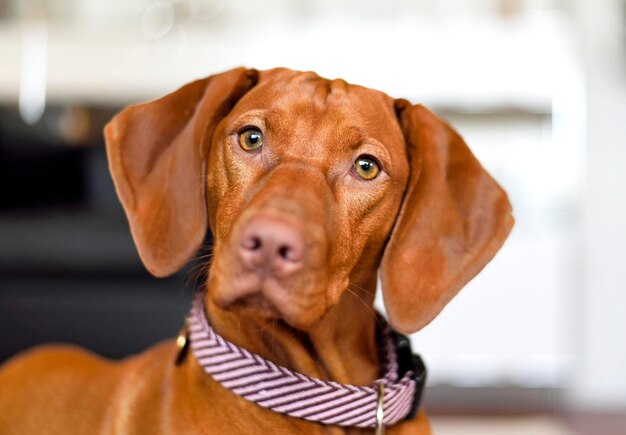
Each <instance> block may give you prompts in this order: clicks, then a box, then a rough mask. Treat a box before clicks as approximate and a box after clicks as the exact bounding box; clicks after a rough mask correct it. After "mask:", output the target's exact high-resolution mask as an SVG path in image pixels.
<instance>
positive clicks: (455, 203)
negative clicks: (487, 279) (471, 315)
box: [381, 100, 513, 333]
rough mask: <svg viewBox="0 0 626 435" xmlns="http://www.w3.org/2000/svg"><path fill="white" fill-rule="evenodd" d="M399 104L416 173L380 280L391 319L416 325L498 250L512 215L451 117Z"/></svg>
mask: <svg viewBox="0 0 626 435" xmlns="http://www.w3.org/2000/svg"><path fill="white" fill-rule="evenodd" d="M396 110H397V112H398V117H399V121H400V125H401V127H402V130H403V132H404V137H405V141H406V144H407V149H408V156H409V160H410V176H409V181H408V185H407V188H406V191H405V194H404V200H403V203H402V206H401V209H400V213H399V215H398V217H397V219H396V223H395V226H394V229H393V231H392V234H391V238H390V240H389V241H388V243H387V246H386V248H385V252H384V256H383V260H382V264H381V283H382V288H383V296H384V300H385V307H386V308H387V313H388V315H389V319H390V321H391V324H392V325H393V326H394V327H395V328H396V329H398V330H400V331H402V332H405V333H411V332H415V331H417V330H419V329H421V328H422V327H423V326H425V325H427V324H428V323H429V322H430V321H431V320H433V319H434V318H435V316H436V315H437V314H439V312H440V311H441V310H442V309H443V307H444V306H445V305H446V304H447V303H448V302H449V301H450V300H451V299H452V298H453V297H454V296H455V295H456V294H457V293H458V291H459V290H460V289H461V288H462V287H463V286H464V285H465V284H466V283H467V282H468V281H469V280H471V279H472V278H473V277H474V276H475V275H476V274H477V273H478V272H480V271H481V269H482V268H483V267H484V266H485V265H486V264H487V263H488V262H489V261H490V260H491V259H492V258H493V256H494V255H495V254H496V252H497V251H498V250H499V249H500V247H501V246H502V243H504V240H505V239H506V237H507V236H508V234H509V232H510V230H511V228H512V227H513V216H512V214H511V204H510V203H509V200H508V199H507V195H506V193H505V192H504V191H503V190H502V188H501V187H500V186H499V185H498V184H497V183H496V182H495V181H494V180H493V178H491V177H490V176H489V174H488V173H487V172H486V171H485V170H484V169H483V167H482V166H481V165H480V163H479V162H478V160H476V158H475V157H474V156H473V155H472V152H471V151H470V150H469V148H468V147H467V145H466V144H465V142H464V141H463V139H462V138H461V137H460V136H459V135H458V134H457V133H456V132H455V131H454V130H453V129H452V128H451V127H450V126H449V125H448V124H446V123H445V122H444V121H442V120H441V119H440V118H438V117H437V116H436V115H434V114H433V113H432V112H430V111H429V110H428V109H426V108H425V107H423V106H421V105H417V106H412V105H411V104H410V103H409V102H408V101H406V100H398V101H396Z"/></svg>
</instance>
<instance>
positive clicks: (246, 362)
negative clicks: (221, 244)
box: [188, 298, 426, 428]
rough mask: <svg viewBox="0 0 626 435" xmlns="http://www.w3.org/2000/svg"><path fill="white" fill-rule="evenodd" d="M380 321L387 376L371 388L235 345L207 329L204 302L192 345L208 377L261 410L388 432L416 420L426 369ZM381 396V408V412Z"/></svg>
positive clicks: (195, 318) (193, 324)
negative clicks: (380, 427) (381, 426)
mask: <svg viewBox="0 0 626 435" xmlns="http://www.w3.org/2000/svg"><path fill="white" fill-rule="evenodd" d="M379 318H380V320H381V322H380V323H382V325H383V326H382V328H381V329H382V330H381V336H382V340H381V342H382V345H383V352H382V353H383V354H384V355H383V357H384V360H385V362H384V371H385V373H384V376H383V377H381V378H379V379H378V380H376V381H375V382H374V383H373V384H371V385H368V386H358V385H349V384H340V383H337V382H333V381H326V380H322V379H317V378H312V377H309V376H305V375H303V374H301V373H298V372H294V371H292V370H289V369H287V368H285V367H281V366H279V365H277V364H274V363H272V362H271V361H268V360H266V359H264V358H262V357H261V356H259V355H256V354H254V353H252V352H249V351H247V350H246V349H243V348H241V347H238V346H236V345H234V344H233V343H231V342H229V341H227V340H225V339H224V338H222V337H221V336H220V335H218V334H217V333H216V332H215V331H214V330H213V328H212V327H211V326H210V325H209V322H208V321H207V318H206V315H205V313H204V307H203V304H202V299H201V298H196V300H195V302H194V304H193V307H192V309H191V313H190V316H189V324H188V326H189V340H190V347H191V349H192V351H193V353H194V355H195V357H196V359H197V361H198V362H199V364H200V365H201V366H202V367H203V369H204V371H205V372H206V373H207V374H208V375H210V376H211V377H212V378H213V379H215V380H216V381H218V382H219V383H220V384H222V386H224V387H225V388H228V389H229V390H231V391H232V392H234V393H235V394H238V395H239V396H241V397H243V398H245V399H247V400H249V401H251V402H254V403H256V404H257V405H259V406H262V407H264V408H268V409H271V410H272V411H275V412H279V413H281V414H286V415H289V416H292V417H298V418H302V419H305V420H309V421H314V422H318V423H322V424H327V425H338V426H355V427H369V428H371V427H376V426H377V422H378V423H382V424H384V425H385V426H389V425H393V424H396V423H398V422H400V421H402V420H404V419H409V418H412V417H413V416H414V415H415V413H416V411H417V408H418V407H419V401H420V398H421V393H422V389H423V387H424V382H425V379H426V369H425V367H424V364H423V363H422V360H421V359H420V357H419V356H417V355H413V354H412V353H411V348H410V342H409V339H408V338H407V337H405V336H403V335H400V334H397V333H396V332H394V331H393V330H392V329H391V327H390V326H389V325H388V324H387V323H386V322H385V321H384V319H383V318H382V316H379ZM381 385H382V387H383V388H381ZM380 391H383V394H382V406H377V403H379V402H378V401H379V392H380ZM379 405H380V404H379ZM377 412H378V415H377ZM381 413H382V417H381ZM377 418H378V419H377Z"/></svg>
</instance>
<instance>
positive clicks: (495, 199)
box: [106, 68, 513, 332]
mask: <svg viewBox="0 0 626 435" xmlns="http://www.w3.org/2000/svg"><path fill="white" fill-rule="evenodd" d="M106 139H107V151H108V154H109V159H110V167H111V171H112V174H113V179H114V181H115V184H116V188H117V191H118V194H119V196H120V199H121V200H122V204H123V205H124V208H125V210H126V213H127V216H128V218H129V222H130V225H131V230H132V232H133V236H134V239H135V242H136V244H137V247H138V250H139V253H140V255H141V257H142V260H143V261H144V263H145V264H146V266H147V268H148V269H149V270H150V271H151V272H152V273H154V274H155V275H157V276H164V275H167V274H170V273H172V272H174V271H176V270H177V269H179V268H180V267H181V266H182V264H184V263H185V262H186V261H187V260H188V259H189V258H190V257H191V256H193V254H194V253H195V251H196V250H197V249H198V247H199V246H200V244H201V243H202V241H203V239H204V236H205V233H206V231H207V227H208V226H210V229H211V230H212V232H213V235H214V241H215V245H214V258H213V262H212V264H211V269H210V273H209V285H208V288H209V298H210V301H211V302H212V303H214V304H216V305H217V306H219V307H221V308H222V309H228V310H233V311H236V310H246V311H248V312H252V313H254V315H258V316H261V317H265V318H281V319H283V320H285V321H286V322H287V323H289V324H290V325H291V326H293V327H295V328H299V329H307V328H309V327H310V326H312V325H314V324H315V323H316V322H317V321H318V320H319V319H320V318H321V317H322V316H323V315H324V314H325V313H326V312H327V311H328V310H329V309H330V308H331V307H332V306H334V305H335V304H336V303H337V302H338V301H339V299H340V297H341V295H342V294H343V293H344V292H345V291H346V289H347V288H348V287H349V286H350V285H357V286H358V285H363V284H362V283H364V282H367V283H372V282H373V281H375V278H376V274H377V272H378V270H379V266H380V274H381V281H382V284H383V293H384V297H385V305H386V307H387V310H388V314H389V316H390V320H391V323H392V324H393V325H394V326H395V327H396V328H397V329H399V330H401V331H403V332H412V331H415V330H417V329H419V328H421V327H422V326H424V325H425V324H427V323H428V322H429V321H430V320H432V318H434V317H435V316H436V314H437V313H438V312H439V311H440V310H441V309H442V308H443V306H444V305H445V304H446V303H447V302H448V301H449V300H450V299H451V298H452V297H453V296H454V295H455V294H456V293H457V292H458V290H459V289H460V288H461V287H462V286H463V285H464V284H465V283H466V282H467V281H468V280H469V279H471V278H472V277H473V276H474V275H475V274H476V273H478V272H479V271H480V269H482V267H483V266H484V265H485V264H486V263H487V262H488V261H489V260H490V259H491V258H492V257H493V255H495V253H496V251H497V250H498V249H499V247H500V246H501V244H502V243H503V241H504V239H505V238H506V236H507V234H508V232H509V230H510V229H511V226H512V224H513V220H512V217H511V208H510V204H509V202H508V200H507V198H506V194H505V193H504V192H503V191H502V189H501V188H500V187H499V186H498V185H497V184H496V183H495V181H494V180H493V179H492V178H491V177H490V176H489V175H488V174H487V173H486V172H485V171H484V169H483V168H482V167H481V166H480V164H479V163H478V162H477V161H476V159H475V158H474V157H473V155H472V154H471V152H470V151H469V149H468V148H467V146H466V145H465V143H464V142H463V140H462V139H461V138H460V137H459V136H458V135H457V134H456V133H455V132H454V131H453V130H452V129H451V128H450V127H449V126H448V125H447V124H445V123H444V122H443V121H441V120H440V119H439V118H437V117H436V116H435V115H433V114H432V113H431V112H429V111H428V110H427V109H425V108H423V107H422V106H411V105H410V104H408V103H407V102H406V101H405V100H393V99H392V98H390V97H388V96H387V95H385V94H383V93H381V92H378V91H374V90H371V89H366V88H362V87H359V86H353V85H348V84H347V83H345V82H344V81H342V80H333V81H330V80H326V79H322V78H320V77H318V76H317V75H315V74H313V73H300V72H294V71H290V70H286V69H277V70H271V71H265V72H261V73H258V72H256V71H254V70H245V69H243V68H240V69H235V70H231V71H228V72H226V73H223V74H219V75H216V76H212V77H209V78H207V79H204V80H200V81H197V82H193V83H191V84H189V85H187V86H185V87H183V88H181V89H180V90H178V91H176V92H174V93H172V94H170V95H168V96H166V97H164V98H162V99H160V100H156V101H153V102H150V103H146V104H143V105H138V106H132V107H130V108H127V109H126V110H124V111H123V112H122V113H120V114H119V115H118V116H116V118H114V120H113V121H112V122H111V123H110V124H109V125H108V126H107V129H106Z"/></svg>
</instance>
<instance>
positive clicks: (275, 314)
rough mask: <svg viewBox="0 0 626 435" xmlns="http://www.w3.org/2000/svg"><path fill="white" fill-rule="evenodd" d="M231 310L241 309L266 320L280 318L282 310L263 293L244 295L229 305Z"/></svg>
mask: <svg viewBox="0 0 626 435" xmlns="http://www.w3.org/2000/svg"><path fill="white" fill-rule="evenodd" d="M228 309H231V310H241V311H242V312H244V313H246V314H253V315H255V316H258V317H260V318H262V319H264V320H272V319H278V318H280V317H281V313H280V310H279V309H278V308H276V305H274V304H273V303H272V301H270V300H269V299H267V298H266V297H264V296H263V295H262V294H261V293H255V294H250V295H247V296H243V297H241V298H239V299H237V300H236V301H234V302H233V303H232V304H230V305H229V306H228Z"/></svg>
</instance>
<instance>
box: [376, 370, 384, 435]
mask: <svg viewBox="0 0 626 435" xmlns="http://www.w3.org/2000/svg"><path fill="white" fill-rule="evenodd" d="M377 391H378V399H377V400H376V435H385V424H384V423H383V419H384V418H385V410H384V409H383V404H384V401H385V400H384V398H385V385H384V384H383V383H382V382H379V383H378V390H377Z"/></svg>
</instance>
